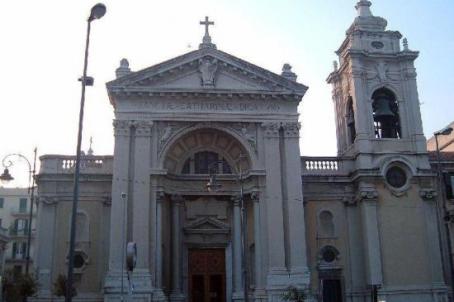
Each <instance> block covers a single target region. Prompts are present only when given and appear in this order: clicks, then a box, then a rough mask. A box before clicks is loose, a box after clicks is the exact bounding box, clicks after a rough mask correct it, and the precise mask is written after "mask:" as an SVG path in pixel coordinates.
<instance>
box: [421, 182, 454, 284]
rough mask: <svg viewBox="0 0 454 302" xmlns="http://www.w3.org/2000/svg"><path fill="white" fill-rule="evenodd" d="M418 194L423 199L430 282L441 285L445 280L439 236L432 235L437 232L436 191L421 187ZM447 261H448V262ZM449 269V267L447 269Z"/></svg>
mask: <svg viewBox="0 0 454 302" xmlns="http://www.w3.org/2000/svg"><path fill="white" fill-rule="evenodd" d="M419 193H420V196H421V199H422V200H423V210H424V218H425V226H426V242H427V250H428V253H429V259H428V260H429V263H430V271H431V277H432V278H431V279H432V283H433V284H434V285H436V286H440V285H443V286H445V282H444V280H443V271H444V270H443V266H442V259H441V254H440V241H439V236H434V234H438V233H439V230H438V223H439V221H438V218H437V211H438V209H437V204H436V198H437V191H436V190H432V189H422V190H420V192H419ZM448 263H449V262H448ZM448 270H449V269H448Z"/></svg>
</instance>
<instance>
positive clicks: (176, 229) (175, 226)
mask: <svg viewBox="0 0 454 302" xmlns="http://www.w3.org/2000/svg"><path fill="white" fill-rule="evenodd" d="M171 203H172V293H171V294H170V301H184V295H183V293H182V291H181V218H180V210H181V205H182V203H183V198H182V197H181V196H178V195H174V196H172V200H171Z"/></svg>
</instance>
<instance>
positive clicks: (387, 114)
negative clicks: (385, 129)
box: [373, 95, 396, 120]
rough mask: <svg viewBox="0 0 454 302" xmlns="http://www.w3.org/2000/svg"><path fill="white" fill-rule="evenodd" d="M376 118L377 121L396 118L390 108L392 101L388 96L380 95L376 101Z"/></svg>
mask: <svg viewBox="0 0 454 302" xmlns="http://www.w3.org/2000/svg"><path fill="white" fill-rule="evenodd" d="M373 106H374V116H375V118H376V119H377V120H385V119H389V118H395V117H396V114H395V113H394V112H393V110H392V109H391V107H390V101H389V99H388V98H387V97H386V96H383V95H380V96H378V97H377V98H376V99H375V101H374V105H373Z"/></svg>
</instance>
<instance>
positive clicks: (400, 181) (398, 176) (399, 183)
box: [386, 166, 407, 189]
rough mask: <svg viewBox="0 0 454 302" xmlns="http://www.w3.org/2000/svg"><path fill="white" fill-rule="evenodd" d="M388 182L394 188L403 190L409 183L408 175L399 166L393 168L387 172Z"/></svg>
mask: <svg viewBox="0 0 454 302" xmlns="http://www.w3.org/2000/svg"><path fill="white" fill-rule="evenodd" d="M386 181H387V182H388V184H390V185H391V186H392V187H394V188H397V189H399V188H402V187H403V186H405V184H406V183H407V174H406V173H405V171H404V170H403V169H402V168H400V167H397V166H394V167H391V168H389V169H388V171H387V172H386Z"/></svg>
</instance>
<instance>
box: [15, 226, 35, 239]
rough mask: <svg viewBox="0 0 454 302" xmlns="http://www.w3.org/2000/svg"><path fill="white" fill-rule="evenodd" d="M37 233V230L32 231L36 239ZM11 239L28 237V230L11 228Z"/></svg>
mask: <svg viewBox="0 0 454 302" xmlns="http://www.w3.org/2000/svg"><path fill="white" fill-rule="evenodd" d="M35 231H36V230H34V229H32V238H33V237H35ZM9 237H11V238H24V237H28V229H20V230H17V229H14V228H11V229H9Z"/></svg>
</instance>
